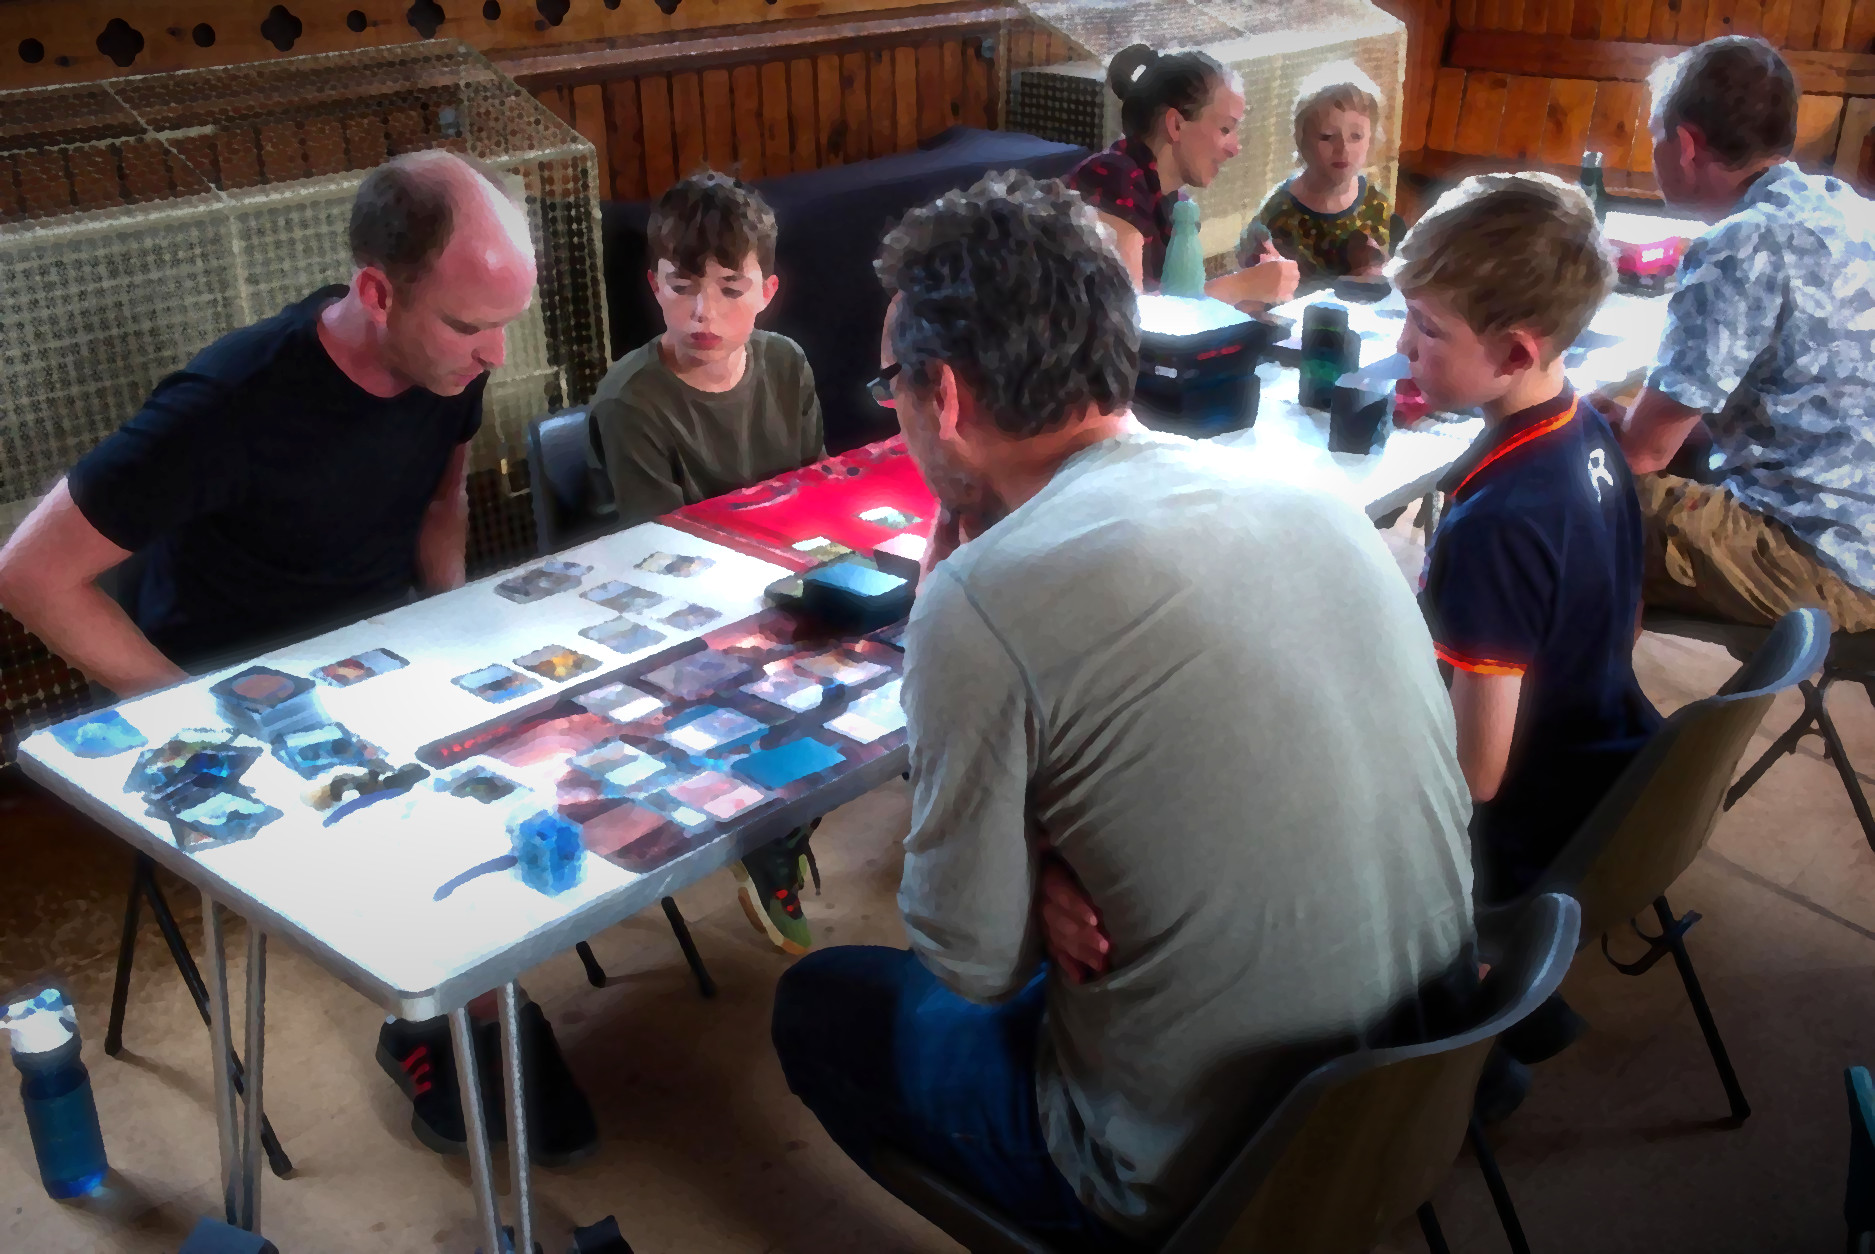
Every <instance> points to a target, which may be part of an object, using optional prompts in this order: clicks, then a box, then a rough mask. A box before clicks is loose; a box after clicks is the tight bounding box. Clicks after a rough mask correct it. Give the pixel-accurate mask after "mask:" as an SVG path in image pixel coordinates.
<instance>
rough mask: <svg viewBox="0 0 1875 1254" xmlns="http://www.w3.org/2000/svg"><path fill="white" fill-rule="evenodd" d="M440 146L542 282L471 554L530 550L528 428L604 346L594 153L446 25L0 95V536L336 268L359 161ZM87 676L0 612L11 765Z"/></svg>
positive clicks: (577, 381)
mask: <svg viewBox="0 0 1875 1254" xmlns="http://www.w3.org/2000/svg"><path fill="white" fill-rule="evenodd" d="M431 148H446V149H451V150H454V151H458V152H463V153H467V154H469V155H471V156H474V157H476V158H479V159H480V160H482V161H484V162H486V163H487V164H489V165H490V166H492V167H494V168H496V169H498V170H502V171H505V172H507V173H508V174H510V175H512V176H515V177H516V178H518V179H519V180H520V182H521V184H522V185H523V186H524V187H525V190H526V201H527V211H528V217H529V219H530V223H531V226H532V231H533V236H534V245H535V250H536V255H537V257H538V259H539V271H540V276H541V278H540V289H539V292H538V293H537V296H536V299H535V301H534V304H533V305H532V307H531V308H530V310H529V312H528V313H527V315H526V316H525V317H524V318H523V319H522V320H521V321H520V322H518V323H516V324H515V325H514V326H512V327H511V328H510V329H509V334H508V356H507V360H506V362H505V363H504V365H503V366H502V367H501V368H500V369H499V370H497V371H495V372H494V374H493V375H492V377H491V378H490V380H489V384H488V389H487V393H486V400H485V413H484V419H483V426H482V431H481V434H480V435H479V436H478V437H477V439H476V442H475V444H474V446H473V447H472V450H471V471H472V472H473V473H472V478H471V508H472V521H471V530H470V553H469V560H470V565H471V568H472V569H474V570H486V569H489V568H492V567H495V566H499V565H502V564H505V563H507V562H511V561H514V560H518V559H519V558H520V557H522V556H525V555H526V554H528V553H531V552H532V549H533V521H532V514H531V511H530V510H529V509H528V508H527V506H526V502H525V501H524V500H523V501H515V500H513V499H512V494H511V492H510V490H509V489H508V483H509V477H510V475H512V474H517V473H518V471H517V468H518V467H519V466H520V465H521V464H522V462H523V460H524V458H525V449H526V425H527V422H528V420H529V419H530V418H533V417H535V416H537V415H540V414H544V413H547V412H549V411H551V410H554V409H557V408H561V407H563V406H567V405H574V404H579V403H581V402H583V401H585V400H586V399H587V398H588V397H589V396H590V395H591V393H592V391H593V389H594V388H595V387H596V386H597V385H598V382H599V380H600V378H601V377H602V376H603V375H604V372H605V369H606V366H607V364H608V361H609V356H608V353H607V345H606V323H605V295H604V279H603V275H602V271H601V261H600V251H599V195H600V189H599V186H598V169H597V161H596V159H595V154H594V152H593V149H592V146H591V144H590V143H589V142H588V141H586V140H585V139H584V138H582V137H581V136H580V135H579V134H578V133H577V132H575V131H574V130H572V129H571V128H570V127H568V126H567V125H566V124H565V123H564V122H562V121H560V120H559V119H558V118H556V117H555V116H554V115H553V114H552V113H550V112H548V111H547V110H546V109H545V108H544V107H543V106H541V105H540V104H539V103H538V102H537V101H535V100H534V98H533V97H532V96H530V95H528V93H527V92H526V91H524V90H523V89H522V88H520V87H519V86H518V85H517V84H515V83H514V82H513V80H511V79H509V78H507V77H506V76H505V75H503V74H502V73H501V72H500V71H499V70H497V69H496V68H495V67H494V66H493V65H492V64H490V63H489V62H488V61H487V60H486V59H485V58H483V57H482V56H481V55H480V54H479V53H477V52H475V51H474V50H472V49H470V48H469V47H468V46H466V45H464V44H460V43H454V42H435V41H432V42H426V43H422V44H415V45H399V46H391V47H384V48H374V49H367V50H363V51H358V52H346V53H336V54H328V55H321V56H309V57H295V58H289V59H285V60H279V61H270V62H264V63H258V64H252V65H242V66H234V67H227V68H216V69H203V70H189V71H182V72H178V73H170V74H156V75H146V76H142V77H134V78H122V79H115V80H111V81H108V82H103V83H97V84H85V85H75V86H64V87H49V88H36V89H31V90H26V91H16V92H8V93H0V537H4V536H5V535H7V534H10V533H11V531H12V530H13V528H14V527H15V526H17V524H18V522H19V520H20V519H21V518H23V517H24V516H25V515H26V514H27V513H28V512H30V510H31V509H32V507H33V506H34V504H36V503H37V501H38V500H39V499H40V497H42V496H43V495H44V493H45V492H46V491H48V490H49V489H50V488H51V487H52V486H53V484H55V483H56V482H57V481H58V479H59V478H60V476H62V475H63V474H64V473H65V471H66V470H67V469H69V468H70V467H71V465H72V464H73V463H74V462H75V461H76V460H77V459H78V458H80V457H82V456H83V455H84V454H85V453H86V452H87V451H88V450H90V449H91V448H92V447H94V446H95V445H96V444H97V443H98V442H99V441H100V440H102V439H103V438H104V437H105V436H106V435H108V434H110V433H111V432H112V431H114V430H115V429H116V428H117V427H118V426H120V425H121V424H122V423H123V422H124V421H125V420H126V419H127V418H129V417H130V416H131V415H132V414H133V413H135V412H136V410H137V408H138V407H139V406H140V405H141V403H142V401H143V399H144V397H145V396H146V395H147V394H148V393H149V391H150V389H151V388H152V387H153V386H154V385H155V384H156V383H157V381H158V380H160V379H161V378H163V377H164V376H165V375H167V374H169V373H171V372H173V371H175V370H177V369H179V368H180V367H182V366H183V365H184V364H185V363H187V362H188V360H189V359H190V358H191V357H192V356H194V354H195V353H197V352H198V351H200V350H201V349H202V348H204V347H206V346H207V345H208V344H209V343H211V342H212V341H214V340H215V339H216V338H218V337H219V336H221V335H223V334H225V333H227V332H229V331H231V330H234V329H236V328H238V327H241V326H244V325H246V324H248V323H251V322H254V321H256V320H258V319H261V318H265V317H268V316H271V315H272V314H275V313H277V312H279V311H280V310H281V309H282V308H283V307H284V306H286V305H288V304H290V303H292V302H294V301H297V300H300V299H302V298H304V297H305V296H306V295H307V294H309V293H310V292H312V291H314V290H315V289H317V288H318V287H320V286H323V285H325V284H329V283H334V282H345V281H346V280H347V279H348V278H349V277H350V274H351V269H352V264H351V258H350V253H349V247H348V244H347V238H346V235H347V224H348V222H349V219H350V213H351V202H352V198H353V195H354V193H355V192H356V190H357V187H358V184H359V183H360V181H361V180H362V179H363V177H364V175H365V173H366V172H368V171H369V170H370V169H372V168H373V167H374V166H376V165H378V164H380V163H381V162H383V161H384V160H385V159H386V158H388V157H391V156H395V155H398V154H401V153H406V152H412V151H417V150H421V149H431ZM85 690H86V685H85V683H84V681H83V680H82V679H80V678H79V677H77V676H76V675H74V674H73V673H72V672H70V671H68V670H66V669H65V668H64V667H63V666H62V665H61V664H59V663H58V661H57V659H55V658H52V657H51V656H50V655H49V654H47V653H46V652H45V650H44V649H43V648H41V647H39V646H38V642H37V641H34V640H32V639H31V637H29V636H27V635H26V634H25V633H24V632H23V631H22V630H21V629H20V628H19V626H18V625H17V624H16V623H14V622H12V620H10V619H7V620H5V621H4V622H0V700H3V701H4V708H5V712H6V715H7V717H8V723H9V724H10V726H5V727H0V760H4V757H5V756H7V755H10V746H11V745H12V744H13V743H15V742H16V741H17V739H18V737H19V736H20V735H22V734H23V733H24V730H25V727H24V726H23V724H30V725H39V724H41V723H43V722H45V721H49V720H50V719H51V718H52V717H53V716H54V715H55V714H56V713H60V712H66V711H69V710H70V709H71V708H72V706H73V705H74V703H78V704H82V703H83V702H84V701H85V700H87V699H88V693H87V692H86V691H85Z"/></svg>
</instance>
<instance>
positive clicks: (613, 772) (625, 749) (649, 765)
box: [568, 740, 664, 794]
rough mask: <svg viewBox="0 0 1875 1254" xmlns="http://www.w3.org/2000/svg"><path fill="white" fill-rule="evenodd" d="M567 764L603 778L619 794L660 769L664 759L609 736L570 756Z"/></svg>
mask: <svg viewBox="0 0 1875 1254" xmlns="http://www.w3.org/2000/svg"><path fill="white" fill-rule="evenodd" d="M568 765H570V766H576V767H578V768H579V769H580V770H582V771H584V772H586V773H587V774H588V775H591V776H594V777H595V778H597V779H601V780H604V781H605V782H606V783H607V784H609V785H611V787H612V788H613V789H615V790H617V791H618V792H619V793H621V794H622V793H624V792H625V790H627V789H630V788H632V787H634V786H636V785H637V784H640V783H642V782H643V781H645V780H647V779H649V778H651V777H652V776H653V775H656V774H657V773H658V772H659V771H661V770H663V769H664V760H663V759H662V758H659V757H656V756H654V755H652V754H649V753H643V752H640V751H639V750H637V749H634V748H632V747H631V746H630V745H628V744H626V743H624V742H623V741H619V740H613V741H608V742H607V743H605V744H602V745H599V746H597V747H596V748H593V749H590V750H588V751H587V752H585V753H582V754H578V755H576V756H575V757H573V758H570V759H569V760H568Z"/></svg>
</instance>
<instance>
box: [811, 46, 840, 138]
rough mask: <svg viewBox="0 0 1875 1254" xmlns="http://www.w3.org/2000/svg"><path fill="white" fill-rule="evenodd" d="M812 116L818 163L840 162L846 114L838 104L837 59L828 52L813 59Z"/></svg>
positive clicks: (838, 69) (838, 60)
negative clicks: (818, 128)
mask: <svg viewBox="0 0 1875 1254" xmlns="http://www.w3.org/2000/svg"><path fill="white" fill-rule="evenodd" d="M814 118H815V120H816V121H817V122H819V123H820V130H819V139H818V143H819V146H820V160H821V164H823V165H844V164H845V163H846V116H845V114H844V112H843V111H842V109H841V104H840V58H839V57H837V56H834V55H833V54H832V53H827V54H825V55H823V56H818V57H815V58H814Z"/></svg>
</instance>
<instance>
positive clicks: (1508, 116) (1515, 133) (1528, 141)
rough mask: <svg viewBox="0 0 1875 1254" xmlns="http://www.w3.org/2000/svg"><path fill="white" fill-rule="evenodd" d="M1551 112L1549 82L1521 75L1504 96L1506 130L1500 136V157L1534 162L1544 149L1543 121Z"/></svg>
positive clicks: (1498, 144)
mask: <svg viewBox="0 0 1875 1254" xmlns="http://www.w3.org/2000/svg"><path fill="white" fill-rule="evenodd" d="M1548 112H1549V80H1548V79H1547V78H1532V77H1529V76H1528V75H1519V76H1517V77H1515V78H1512V79H1511V80H1510V85H1509V87H1508V88H1507V89H1506V91H1505V93H1504V126H1503V129H1502V130H1501V131H1499V132H1498V138H1497V151H1498V153H1499V155H1501V156H1505V157H1509V158H1510V159H1511V160H1513V161H1534V160H1536V159H1537V156H1538V153H1540V152H1541V151H1542V147H1543V119H1544V117H1545V116H1546V115H1547V114H1548Z"/></svg>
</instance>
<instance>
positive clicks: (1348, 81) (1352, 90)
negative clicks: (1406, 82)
mask: <svg viewBox="0 0 1875 1254" xmlns="http://www.w3.org/2000/svg"><path fill="white" fill-rule="evenodd" d="M1329 109H1346V110H1347V111H1348V112H1349V113H1359V114H1362V115H1363V116H1365V117H1366V118H1367V125H1368V127H1369V135H1368V138H1369V139H1370V140H1378V139H1379V138H1380V88H1378V87H1376V86H1374V81H1373V80H1372V79H1370V78H1368V77H1367V75H1365V74H1363V73H1361V71H1360V69H1359V68H1358V67H1357V66H1355V65H1354V64H1353V63H1352V62H1348V61H1339V62H1336V63H1335V64H1333V65H1328V66H1324V67H1322V69H1320V70H1317V71H1316V72H1315V73H1313V74H1311V75H1309V76H1308V77H1307V78H1305V79H1303V80H1302V87H1301V89H1300V92H1299V94H1298V95H1297V96H1296V116H1295V125H1296V156H1297V157H1300V156H1301V155H1302V152H1303V149H1304V145H1305V144H1306V143H1307V138H1306V137H1307V134H1308V130H1309V127H1310V126H1312V125H1314V123H1315V119H1316V118H1318V117H1320V116H1321V115H1322V114H1323V113H1324V112H1326V111H1327V110H1329Z"/></svg>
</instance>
